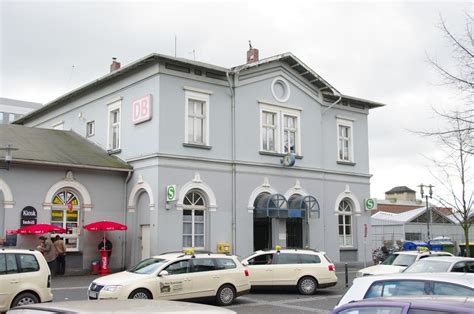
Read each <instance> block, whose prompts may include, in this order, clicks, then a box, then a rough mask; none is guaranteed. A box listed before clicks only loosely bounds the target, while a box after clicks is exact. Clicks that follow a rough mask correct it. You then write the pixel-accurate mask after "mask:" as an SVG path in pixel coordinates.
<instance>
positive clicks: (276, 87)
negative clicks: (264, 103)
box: [272, 77, 290, 102]
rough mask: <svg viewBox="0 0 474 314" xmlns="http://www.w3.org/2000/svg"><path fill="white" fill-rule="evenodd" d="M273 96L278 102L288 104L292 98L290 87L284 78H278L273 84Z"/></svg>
mask: <svg viewBox="0 0 474 314" xmlns="http://www.w3.org/2000/svg"><path fill="white" fill-rule="evenodd" d="M272 94H273V97H274V98H275V99H276V100H277V101H278V102H287V101H288V99H289V98H290V85H289V84H288V82H287V81H286V80H284V79H283V78H281V77H277V78H275V79H274V80H273V82H272Z"/></svg>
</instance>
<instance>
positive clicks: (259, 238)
mask: <svg viewBox="0 0 474 314" xmlns="http://www.w3.org/2000/svg"><path fill="white" fill-rule="evenodd" d="M271 247H272V222H271V218H267V217H265V218H254V219H253V249H254V250H255V251H257V250H263V249H269V248H271Z"/></svg>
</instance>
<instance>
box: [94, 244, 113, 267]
mask: <svg viewBox="0 0 474 314" xmlns="http://www.w3.org/2000/svg"><path fill="white" fill-rule="evenodd" d="M97 248H98V249H99V251H101V250H107V251H108V252H107V255H108V258H107V263H108V264H110V255H112V242H110V240H109V239H107V238H106V237H103V238H102V240H101V241H100V242H99V245H98V246H97Z"/></svg>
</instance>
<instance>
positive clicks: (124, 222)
mask: <svg viewBox="0 0 474 314" xmlns="http://www.w3.org/2000/svg"><path fill="white" fill-rule="evenodd" d="M132 174H133V170H129V171H128V174H127V178H126V179H125V183H124V190H125V196H124V198H123V202H124V204H123V208H124V210H125V213H124V215H123V224H124V225H125V226H127V222H128V221H127V215H128V213H127V203H128V202H127V201H128V194H127V185H128V182H129V181H130V179H131V178H132ZM127 227H128V226H127ZM126 252H127V232H124V236H123V241H122V264H121V267H120V268H121V269H122V270H125V256H126V255H127V253H126Z"/></svg>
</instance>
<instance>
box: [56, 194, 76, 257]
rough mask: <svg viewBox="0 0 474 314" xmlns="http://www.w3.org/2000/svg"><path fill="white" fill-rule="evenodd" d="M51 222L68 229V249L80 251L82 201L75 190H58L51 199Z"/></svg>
mask: <svg viewBox="0 0 474 314" xmlns="http://www.w3.org/2000/svg"><path fill="white" fill-rule="evenodd" d="M51 204H52V208H51V224H52V225H55V226H58V227H61V228H64V229H66V234H65V235H64V237H65V243H66V249H67V251H79V229H80V226H79V222H80V219H79V215H80V202H79V199H78V197H77V196H76V194H75V193H74V192H73V191H70V190H61V191H59V192H56V193H55V194H54V196H53V199H52V200H51Z"/></svg>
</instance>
